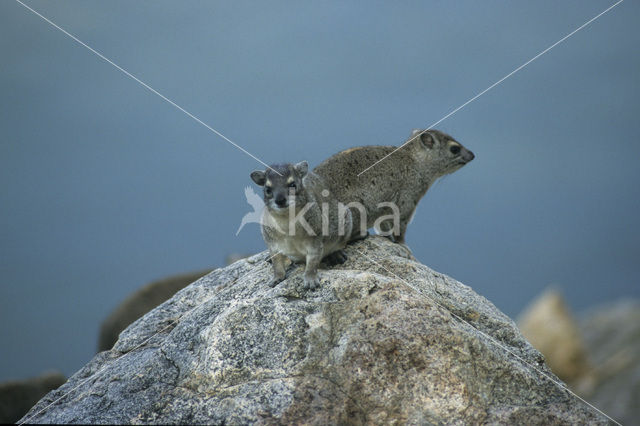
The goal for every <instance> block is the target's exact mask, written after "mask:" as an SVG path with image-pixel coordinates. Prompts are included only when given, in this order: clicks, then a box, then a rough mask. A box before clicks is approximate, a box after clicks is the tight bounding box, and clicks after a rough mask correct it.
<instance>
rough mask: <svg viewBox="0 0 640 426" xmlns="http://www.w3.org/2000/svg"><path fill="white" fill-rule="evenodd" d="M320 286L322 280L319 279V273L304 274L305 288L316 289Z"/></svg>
mask: <svg viewBox="0 0 640 426" xmlns="http://www.w3.org/2000/svg"><path fill="white" fill-rule="evenodd" d="M318 287H320V281H319V280H318V276H317V275H313V276H311V275H305V276H304V289H305V290H315V289H316V288H318Z"/></svg>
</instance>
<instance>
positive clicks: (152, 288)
mask: <svg viewBox="0 0 640 426" xmlns="http://www.w3.org/2000/svg"><path fill="white" fill-rule="evenodd" d="M209 272H211V269H206V270H203V271H197V272H189V273H186V274H181V275H174V276H171V277H168V278H164V279H162V280H158V281H154V282H151V283H149V284H147V285H145V286H144V287H142V288H140V289H138V290H137V291H136V292H135V293H133V294H131V295H130V296H129V297H127V298H126V299H125V301H124V302H122V303H121V304H120V305H118V307H117V308H116V309H114V310H113V312H111V314H109V316H108V317H107V319H105V320H104V321H103V322H102V325H101V326H100V336H99V337H98V352H102V351H106V350H109V349H111V348H112V347H113V345H114V344H115V343H116V341H117V340H118V336H119V335H120V333H121V332H122V330H124V329H125V328H127V327H128V326H129V325H130V324H132V323H133V322H134V321H135V320H137V319H138V318H140V317H142V316H143V315H144V314H146V313H147V312H149V311H150V310H151V309H153V308H155V307H156V306H158V305H159V304H161V303H163V302H165V301H167V300H168V299H170V298H171V297H172V296H173V295H174V294H176V293H177V292H178V291H179V290H182V289H183V288H185V287H186V286H188V285H189V284H191V283H192V282H194V281H196V280H198V279H199V278H201V277H203V276H205V275H207V274H208V273H209Z"/></svg>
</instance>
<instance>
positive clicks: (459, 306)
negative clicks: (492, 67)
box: [23, 237, 606, 424]
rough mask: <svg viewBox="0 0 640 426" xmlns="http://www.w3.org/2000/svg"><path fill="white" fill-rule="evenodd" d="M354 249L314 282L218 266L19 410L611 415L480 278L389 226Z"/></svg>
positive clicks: (320, 419) (92, 419)
mask: <svg viewBox="0 0 640 426" xmlns="http://www.w3.org/2000/svg"><path fill="white" fill-rule="evenodd" d="M347 255H348V256H349V260H348V261H347V262H346V263H345V264H343V265H339V266H337V267H334V268H331V269H321V270H320V272H319V277H320V281H321V287H320V289H318V290H316V291H314V292H304V291H300V290H299V286H300V285H301V282H302V267H301V266H294V267H292V268H290V270H289V274H288V278H287V279H286V280H285V281H283V282H282V283H281V284H279V285H278V286H276V287H275V288H271V287H269V286H268V285H267V283H268V282H269V281H270V279H271V268H270V265H269V264H267V263H266V262H265V260H266V257H267V255H266V253H260V254H258V255H255V256H252V257H250V258H248V259H245V260H241V261H238V262H236V263H234V264H233V265H230V266H228V267H226V268H224V269H218V270H216V271H214V272H212V273H210V274H209V275H207V276H205V277H203V278H201V279H200V280H199V281H197V282H195V283H193V284H192V285H190V286H188V287H186V288H185V289H183V290H181V291H180V292H178V293H177V294H176V295H175V296H174V297H173V298H172V299H170V300H168V301H167V302H165V303H163V304H162V305H160V306H158V307H157V308H156V309H154V310H153V311H151V312H149V313H148V314H147V315H145V316H144V317H143V318H141V319H139V320H138V321H136V322H135V323H134V324H132V325H131V326H130V327H129V328H128V329H127V330H126V331H124V332H123V333H122V334H121V335H120V339H119V340H118V342H117V343H116V345H115V346H114V347H113V349H112V350H109V351H106V352H102V353H100V354H98V355H96V357H95V358H94V359H93V360H92V361H91V362H90V363H89V364H87V365H86V366H85V367H84V368H83V369H81V370H80V371H79V372H77V373H76V374H75V375H74V376H73V377H72V378H71V379H70V380H69V381H68V382H67V383H66V384H65V385H64V386H62V387H61V388H60V389H58V390H56V391H53V392H51V393H50V394H49V395H47V396H46V397H45V398H43V399H42V400H41V401H40V402H39V403H38V404H37V405H36V406H35V407H34V408H33V409H32V410H31V411H30V412H29V413H28V414H27V416H25V417H24V418H23V420H24V421H27V422H48V423H80V422H82V423H183V424H184V423H207V424H247V423H269V424H273V423H294V424H299V423H305V424H336V423H351V424H365V423H366V424H388V423H393V422H397V423H402V424H404V423H410V424H426V423H435V424H438V423H447V424H451V423H455V424H477V423H504V424H524V423H526V424H585V423H592V424H593V423H595V424H599V423H602V424H604V423H606V418H604V417H602V416H600V415H599V414H598V413H597V412H594V411H593V410H592V409H590V408H588V407H587V406H586V405H584V404H583V403H581V402H580V401H579V400H578V399H576V398H575V397H573V396H572V395H571V394H570V393H569V392H568V391H567V390H566V389H565V388H564V387H563V386H561V385H559V384H557V383H554V382H553V381H551V380H550V379H549V378H547V377H552V378H553V379H554V380H558V379H557V378H556V377H555V376H553V375H552V373H551V372H550V370H549V369H548V368H547V367H546V366H545V365H544V362H543V358H542V356H541V355H540V353H539V352H538V351H536V350H535V349H533V347H532V346H531V345H530V344H529V343H528V342H527V341H526V340H524V338H523V337H522V335H521V334H520V332H519V331H518V329H517V328H516V326H515V324H514V323H513V321H511V320H510V319H509V318H508V317H507V316H505V315H504V314H502V313H501V312H500V311H498V310H497V309H496V308H495V307H494V306H493V304H491V303H490V302H489V301H487V300H486V299H484V298H483V297H481V296H479V295H477V294H476V293H474V292H473V291H472V290H471V288H469V287H467V286H465V285H463V284H461V283H459V282H457V281H455V280H453V279H451V278H449V277H446V276H444V275H441V274H439V273H437V272H434V271H432V270H431V269H429V268H428V267H426V266H424V265H422V264H420V263H418V262H416V261H415V259H413V257H412V256H411V254H410V253H409V251H408V250H407V249H406V248H405V247H404V246H401V245H397V244H393V243H391V242H389V241H388V240H386V239H384V238H381V237H370V238H367V239H366V240H364V241H360V242H357V243H355V244H353V245H351V246H349V247H348V248H347ZM463 320H464V321H463ZM489 336H491V337H489ZM496 342H499V343H496ZM505 348H506V349H508V351H506V350H505ZM541 371H542V372H544V373H545V374H546V375H548V376H545V375H543V374H542V373H541Z"/></svg>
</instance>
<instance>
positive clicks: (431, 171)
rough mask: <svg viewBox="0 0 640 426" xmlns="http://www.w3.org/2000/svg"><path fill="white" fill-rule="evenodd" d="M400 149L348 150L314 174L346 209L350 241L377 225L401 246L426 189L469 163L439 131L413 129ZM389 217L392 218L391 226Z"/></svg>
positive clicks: (457, 145)
mask: <svg viewBox="0 0 640 426" xmlns="http://www.w3.org/2000/svg"><path fill="white" fill-rule="evenodd" d="M403 145H404V146H403V147H402V148H401V149H398V147H395V146H362V147H357V148H351V149H347V150H345V151H342V152H339V153H337V154H335V155H333V156H332V157H330V158H328V159H327V160H325V161H324V162H322V163H321V164H320V165H319V166H318V167H316V168H315V169H314V172H315V173H316V174H318V175H319V176H321V177H322V178H323V179H324V181H325V182H326V184H327V185H328V186H329V188H330V189H331V191H332V192H333V193H334V194H335V196H336V197H337V198H338V200H340V201H341V202H342V203H344V204H346V205H348V206H349V207H350V208H351V213H352V221H353V232H352V235H351V239H352V240H354V239H358V238H363V237H364V236H366V230H367V229H368V228H371V227H373V226H376V227H378V228H379V230H381V231H382V232H383V233H385V234H387V235H389V236H391V237H392V239H393V240H394V241H396V242H404V239H405V233H406V230H407V225H408V223H409V221H410V220H411V217H412V216H413V213H414V212H415V209H416V206H417V205H418V202H419V201H420V199H421V198H422V197H423V196H424V194H425V193H426V192H427V190H428V189H429V187H430V186H431V185H432V184H433V183H434V182H435V181H436V180H437V179H438V178H439V177H441V176H444V175H446V174H449V173H453V172H455V171H456V170H458V169H459V168H461V167H462V166H464V165H465V164H467V163H468V162H470V161H471V160H473V158H474V155H473V153H472V152H471V151H469V150H468V149H466V148H465V147H464V146H462V145H461V144H460V143H459V142H457V141H456V140H455V139H453V138H452V137H451V136H449V135H447V134H446V133H443V132H440V131H438V130H427V131H424V130H414V131H413V133H412V134H411V136H410V137H409V139H407V141H406V142H405V143H404V144H403ZM397 149H398V150H397ZM396 150H397V151H396ZM394 151H395V152H394ZM387 155H389V157H387V158H384V157H386V156H387ZM383 158H384V159H383ZM379 160H382V161H380V162H379V163H378V164H376V165H374V166H373V167H371V168H370V169H368V170H367V171H366V172H364V173H362V174H361V175H360V176H358V174H359V173H361V172H362V171H364V170H365V169H367V168H368V167H370V166H371V165H372V164H374V163H376V162H377V161H379ZM365 215H366V216H365ZM392 217H397V221H396V222H395V223H394V220H393V219H392Z"/></svg>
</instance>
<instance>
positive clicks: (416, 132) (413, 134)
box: [411, 129, 422, 137]
mask: <svg viewBox="0 0 640 426" xmlns="http://www.w3.org/2000/svg"><path fill="white" fill-rule="evenodd" d="M421 131H422V129H413V130H412V131H411V137H414V136H415V135H417V134H418V133H420V132H421Z"/></svg>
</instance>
